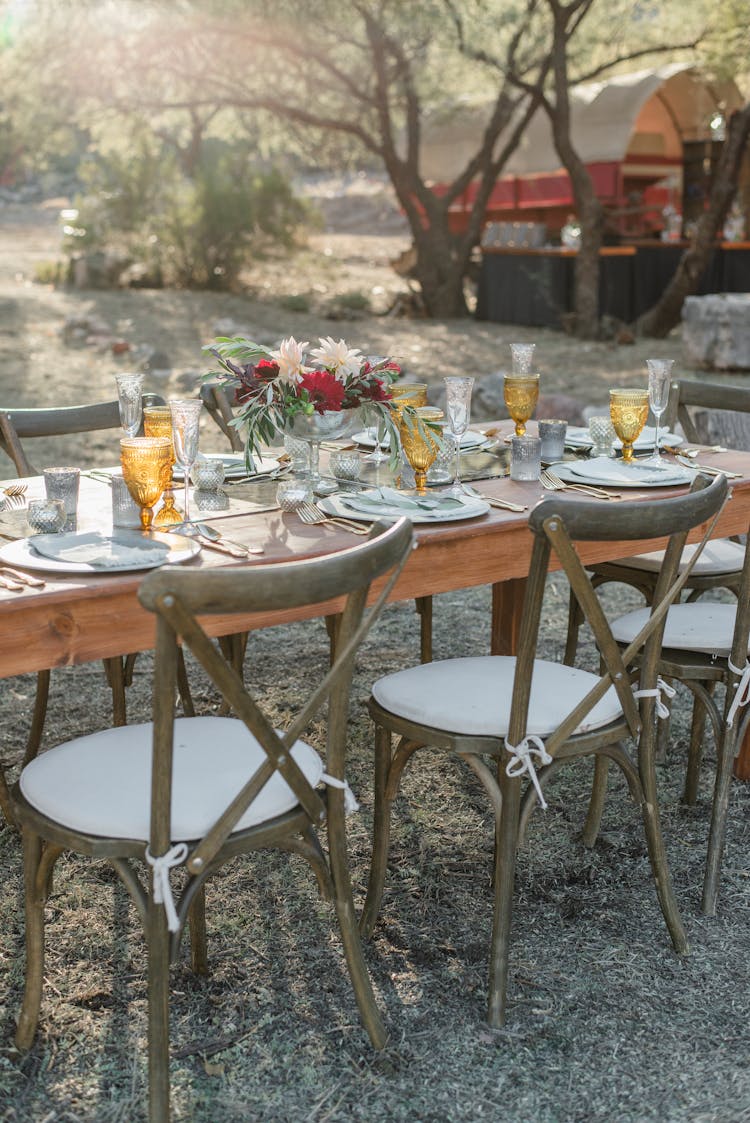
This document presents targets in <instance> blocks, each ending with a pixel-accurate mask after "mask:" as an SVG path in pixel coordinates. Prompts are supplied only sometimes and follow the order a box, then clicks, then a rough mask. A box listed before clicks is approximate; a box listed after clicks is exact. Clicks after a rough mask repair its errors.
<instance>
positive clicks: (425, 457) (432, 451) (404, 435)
mask: <svg viewBox="0 0 750 1123" xmlns="http://www.w3.org/2000/svg"><path fill="white" fill-rule="evenodd" d="M415 413H416V415H415V414H411V415H407V416H404V415H403V413H400V414H399V426H398V431H399V436H400V438H401V448H402V449H403V451H404V456H405V457H406V459H407V460H408V461H409V464H410V465H411V467H412V468H413V469H414V486H415V488H416V491H417V494H418V495H425V494H426V493H427V470H428V469H429V468H430V466H431V465H432V463H433V462H434V460H435V457H436V456H437V454H438V450H439V449H440V444H441V436H440V434H439V433H436V432H434V431H433V430H431V429H429V428H428V426H427V424H425V423H426V422H432V421H440V420H442V418H443V411H442V410H440V409H432V408H430V407H426V408H425V407H422V408H420V409H417V410H416V411H415Z"/></svg>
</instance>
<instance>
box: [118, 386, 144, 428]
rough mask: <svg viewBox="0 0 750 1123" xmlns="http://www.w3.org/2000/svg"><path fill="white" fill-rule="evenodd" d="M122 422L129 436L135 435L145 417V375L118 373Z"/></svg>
mask: <svg viewBox="0 0 750 1123" xmlns="http://www.w3.org/2000/svg"><path fill="white" fill-rule="evenodd" d="M115 382H116V383H117V401H118V404H119V406H120V424H121V425H122V427H123V429H124V430H125V432H126V433H127V435H128V436H129V437H134V436H135V435H136V433H137V432H138V430H139V429H140V427H141V421H142V419H143V375H142V374H116V375H115Z"/></svg>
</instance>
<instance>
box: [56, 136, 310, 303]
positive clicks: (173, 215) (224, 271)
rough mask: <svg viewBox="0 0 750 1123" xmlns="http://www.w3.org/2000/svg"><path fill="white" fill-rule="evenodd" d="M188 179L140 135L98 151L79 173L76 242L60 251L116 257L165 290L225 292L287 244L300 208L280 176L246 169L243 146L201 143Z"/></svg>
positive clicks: (159, 144) (175, 161)
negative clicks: (271, 249)
mask: <svg viewBox="0 0 750 1123" xmlns="http://www.w3.org/2000/svg"><path fill="white" fill-rule="evenodd" d="M191 172H192V174H190V175H188V174H187V173H186V172H185V170H184V168H183V166H182V162H181V161H180V159H179V158H178V153H177V152H176V151H175V149H174V147H169V146H168V145H167V144H165V143H164V142H163V141H157V140H156V139H155V138H154V137H153V135H151V134H149V133H147V132H146V131H145V130H142V131H139V132H138V133H137V134H136V136H134V137H133V140H132V143H131V144H130V145H129V146H127V148H126V149H125V150H124V151H120V150H115V151H109V152H104V151H101V150H100V151H96V152H95V153H93V154H92V155H91V156H90V158H89V159H88V161H87V163H86V165H85V166H84V167H83V168H82V169H81V176H82V179H83V181H84V183H85V187H86V195H85V196H84V197H83V198H82V199H81V200H79V212H80V213H79V220H78V226H79V227H80V229H81V230H82V231H83V233H82V234H81V235H79V236H77V237H75V239H74V240H73V241H72V242H71V241H69V242H68V244H67V247H66V248H67V249H68V250H69V251H70V250H72V249H76V250H78V249H80V248H82V247H85V248H90V249H106V250H115V251H118V252H121V253H122V254H123V256H125V257H128V258H130V259H131V260H135V261H138V262H141V263H143V264H145V266H146V270H147V273H148V275H149V276H151V277H153V278H154V279H156V278H158V279H159V281H162V282H163V283H165V284H168V285H174V286H177V287H181V288H215V289H227V288H233V287H235V286H236V284H237V281H238V278H239V275H240V272H241V270H242V269H243V268H244V267H245V266H247V265H248V264H249V262H250V261H251V260H252V256H253V255H254V254H257V253H259V252H261V251H262V250H263V248H264V247H267V246H269V245H273V246H275V247H278V246H283V247H288V246H289V245H290V244H291V243H292V241H293V238H294V233H295V230H296V229H297V227H298V226H299V225H300V224H301V223H302V221H303V220H304V217H305V213H306V212H305V208H304V205H303V204H302V203H301V202H299V201H298V200H297V199H296V198H295V197H294V195H293V193H292V190H291V187H290V186H289V184H288V182H287V181H286V179H285V178H284V177H283V176H282V175H281V173H280V172H278V171H276V170H274V169H271V170H270V171H256V170H254V169H253V167H252V163H251V158H250V153H249V150H248V148H247V147H246V146H243V145H240V144H234V145H231V144H229V143H225V142H223V141H218V140H213V141H209V142H206V143H204V144H203V145H202V146H201V148H200V151H199V154H198V156H197V158H196V159H195V161H194V165H193V167H192V169H191Z"/></svg>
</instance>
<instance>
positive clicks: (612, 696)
mask: <svg viewBox="0 0 750 1123" xmlns="http://www.w3.org/2000/svg"><path fill="white" fill-rule="evenodd" d="M515 670H516V660H515V658H513V656H510V655H485V656H480V657H478V658H469V659H446V660H443V661H442V662H437V663H424V664H423V665H422V666H419V667H410V668H409V669H408V670H406V671H397V672H396V673H395V674H392V675H386V676H385V677H384V678H381V679H378V681H377V682H376V683H375V685H374V686H373V688H372V693H373V697H374V698H375V701H376V702H378V703H379V705H381V706H382V707H383V709H385V710H388V711H389V712H390V713H392V714H398V715H399V717H403V718H407V719H408V720H409V721H415V722H420V723H421V724H423V725H430V726H432V727H433V728H435V729H443V730H446V731H447V732H450V733H466V734H474V735H477V736H490V737H504V736H505V734H506V733H507V731H508V722H509V720H510V700H511V695H512V692H513V676H514V674H515ZM598 681H599V676H598V675H594V674H591V673H590V672H589V671H581V670H579V669H578V668H577V667H566V666H563V665H562V664H560V663H549V662H546V661H545V660H542V659H537V660H536V661H535V663H534V674H533V677H532V683H531V700H530V702H529V718H528V726H527V733H529V734H532V733H533V734H536V736H538V737H543V736H545V734H547V733H552V732H553V730H554V729H556V728H557V726H558V725H559V724H560V722H561V721H562V719H563V718H564V717H565V716H566V715H567V714H569V713H570V711H571V710H572V709H573V707H574V706H575V705H576V704H577V703H578V702H580V700H581V698H583V697H584V696H585V695H586V694H587V693H588V692H589V690H591V688H592V686H594V685H595V683H597V682H598ZM621 715H622V709H621V707H620V703H619V701H618V699H617V694H616V692H615V690H614V688H612V687H610V689H609V690H608V691H607V693H606V694H605V695H604V697H603V698H602V699H601V700H600V701H599V702H597V704H596V705H595V706H594V707H593V708H592V709H591V710H590V712H589V713H588V714H587V715H586V717H585V718H584V720H583V721H582V722H581V724H580V725H579V727H578V729H577V730H576V732H577V733H584V732H586V731H587V730H590V729H598V728H600V726H603V725H608V724H609V723H610V722H611V721H614V720H615V719H616V718H618V717H620V716H621Z"/></svg>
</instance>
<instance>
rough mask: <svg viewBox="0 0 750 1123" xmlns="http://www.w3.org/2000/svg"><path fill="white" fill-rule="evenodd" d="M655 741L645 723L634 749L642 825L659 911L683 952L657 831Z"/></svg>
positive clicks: (684, 943) (684, 942)
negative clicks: (636, 747) (636, 746)
mask: <svg viewBox="0 0 750 1123" xmlns="http://www.w3.org/2000/svg"><path fill="white" fill-rule="evenodd" d="M655 740H656V726H655V725H653V724H649V725H648V726H646V727H644V729H643V731H642V733H641V740H640V745H639V750H638V773H639V775H640V778H641V788H642V790H643V804H642V809H641V810H642V814H643V826H644V829H645V832H646V841H647V844H648V855H649V859H650V862H651V869H652V871H653V874H654V879H655V881H656V892H657V895H658V897H659V904H660V905H661V911H662V913H663V914H664V919H665V921H666V923H667V928H668V929H669V934H670V936H671V937H672V944H673V946H674V949H675V951H676V952H677V953H678V954H680V955H683V954H685V952H687V950H688V941H687V935H686V934H685V928H684V926H683V923H682V918H681V917H680V911H679V909H678V907H677V900H676V898H675V895H674V889H673V887H672V877H671V874H670V872H669V864H668V862H667V852H666V850H665V848H664V839H663V837H662V833H661V823H660V821H659V812H658V807H659V803H658V793H657V789H656V767H655V763H654V743H655Z"/></svg>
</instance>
